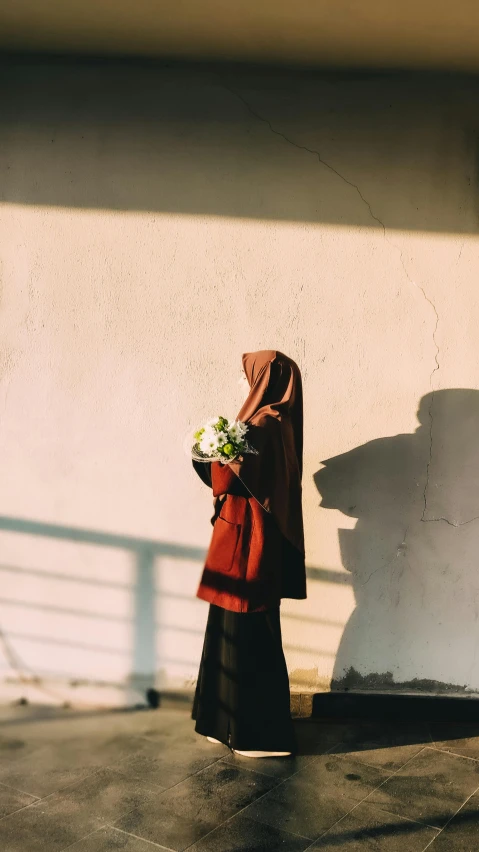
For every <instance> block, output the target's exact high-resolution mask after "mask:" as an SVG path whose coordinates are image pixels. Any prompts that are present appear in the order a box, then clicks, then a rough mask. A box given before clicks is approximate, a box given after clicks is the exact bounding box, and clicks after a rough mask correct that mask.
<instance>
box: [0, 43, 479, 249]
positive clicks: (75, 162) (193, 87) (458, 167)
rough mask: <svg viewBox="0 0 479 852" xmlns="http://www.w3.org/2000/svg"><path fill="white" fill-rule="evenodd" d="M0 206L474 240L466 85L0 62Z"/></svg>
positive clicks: (472, 137)
mask: <svg viewBox="0 0 479 852" xmlns="http://www.w3.org/2000/svg"><path fill="white" fill-rule="evenodd" d="M1 70H2V82H3V87H2V89H3V91H2V94H1V100H0V133H1V137H2V180H1V184H0V199H1V200H2V201H6V202H14V203H22V204H37V205H56V206H66V207H69V208H74V207H77V208H101V209H112V210H140V211H141V210H143V211H161V212H170V213H186V214H202V215H204V214H209V215H215V216H216V215H218V216H235V217H249V218H258V219H262V220H267V219H279V220H290V221H307V222H327V223H337V224H341V225H347V224H353V225H360V226H361V225H362V226H371V227H375V228H382V227H387V228H403V229H409V230H413V229H417V230H431V231H449V232H453V233H468V232H476V231H477V214H478V211H477V174H478V169H477V149H478V146H477V137H478V122H479V119H478V113H477V109H476V103H477V96H478V93H479V82H478V81H477V80H474V79H473V78H461V77H454V76H451V75H449V76H446V77H444V76H442V77H441V76H433V75H429V76H427V75H426V76H424V75H423V76H419V77H418V76H414V75H397V74H396V75H394V74H386V75H384V74H383V75H380V74H375V73H368V74H365V73H362V74H359V73H342V74H341V73H337V74H325V73H324V72H323V73H318V72H316V73H313V72H312V71H309V72H307V71H302V72H292V71H284V70H283V71H280V70H278V69H275V70H272V71H265V70H254V69H250V70H244V69H238V68H231V67H228V66H224V67H221V66H217V67H207V66H198V67H187V66H183V67H182V66H173V65H171V64H170V66H168V65H161V64H160V65H158V64H156V65H155V64H154V63H150V64H148V63H143V64H142V63H135V62H131V61H130V62H127V61H125V62H122V63H121V62H118V61H117V62H115V61H111V62H103V63H101V62H96V63H95V62H93V61H84V62H81V61H78V60H76V61H70V62H68V61H66V60H65V61H53V60H49V61H45V62H43V63H42V62H40V61H38V60H37V61H35V60H30V61H28V60H23V61H22V60H20V59H16V60H15V59H11V58H10V59H5V58H4V59H3V63H2V69H1Z"/></svg>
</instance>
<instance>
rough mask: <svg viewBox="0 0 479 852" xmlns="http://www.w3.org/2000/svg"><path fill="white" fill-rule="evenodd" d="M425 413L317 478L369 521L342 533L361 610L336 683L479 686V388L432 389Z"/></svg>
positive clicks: (332, 505)
mask: <svg viewBox="0 0 479 852" xmlns="http://www.w3.org/2000/svg"><path fill="white" fill-rule="evenodd" d="M418 419H419V424H420V425H419V426H418V428H417V429H416V431H415V432H414V433H413V434H405V435H395V436H393V437H389V438H379V439H377V440H375V441H370V442H369V443H367V444H365V445H363V446H361V447H357V448H355V449H353V450H351V451H350V452H347V453H344V454H343V455H340V456H336V457H335V458H331V459H328V460H326V461H325V462H323V464H324V467H323V468H322V469H321V470H319V471H318V472H317V473H316V474H315V476H314V479H315V483H316V486H317V488H318V491H319V492H320V494H321V497H322V502H321V506H322V507H323V508H326V509H339V510H340V511H341V512H343V513H344V514H345V515H348V516H350V517H353V518H357V519H358V521H357V524H356V526H355V528H354V529H353V530H346V529H340V530H339V544H340V550H341V558H342V562H343V565H344V567H345V568H346V569H347V570H348V571H350V572H351V577H352V583H353V589H354V594H355V598H356V608H355V610H354V612H353V613H352V615H351V617H350V619H349V622H348V624H347V625H346V627H345V630H344V633H343V636H342V639H341V642H340V646H339V650H338V654H337V658H336V662H335V666H334V674H333V681H332V689H336V690H347V689H351V688H352V689H354V688H359V689H361V688H366V689H375V688H376V689H386V690H390V689H407V688H411V689H414V690H424V691H430V692H434V693H438V692H451V691H453V692H461V691H466V690H469V689H470V690H473V691H478V690H479V656H478V655H477V650H478V648H479V642H478V639H477V628H478V622H479V572H478V553H479V443H478V439H477V436H478V423H479V391H477V390H470V389H448V390H440V391H436V392H434V393H431V394H428V395H426V396H424V397H423V398H422V400H421V402H420V406H419V411H418ZM418 673H419V674H418ZM421 673H422V676H421Z"/></svg>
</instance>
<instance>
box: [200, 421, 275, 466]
mask: <svg viewBox="0 0 479 852" xmlns="http://www.w3.org/2000/svg"><path fill="white" fill-rule="evenodd" d="M247 431H248V427H247V425H246V423H242V422H241V421H240V420H234V421H233V422H232V423H230V422H229V421H228V420H227V419H226V417H213V418H212V419H211V420H208V422H207V423H206V424H205V425H204V426H203V427H202V428H201V429H198V431H197V432H195V434H194V441H195V443H194V444H193V447H192V450H191V455H192V457H193V459H194V460H195V461H202V462H210V461H222V462H223V463H226V462H230V461H234V459H236V458H238V456H240V455H242V454H243V453H253V454H254V455H258V451H257V450H255V449H254V447H252V446H251V444H249V443H248V441H247V440H246V438H245V435H246V433H247Z"/></svg>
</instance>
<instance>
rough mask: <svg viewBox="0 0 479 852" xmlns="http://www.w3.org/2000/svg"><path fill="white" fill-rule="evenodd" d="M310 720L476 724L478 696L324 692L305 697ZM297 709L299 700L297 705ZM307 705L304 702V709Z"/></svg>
mask: <svg viewBox="0 0 479 852" xmlns="http://www.w3.org/2000/svg"><path fill="white" fill-rule="evenodd" d="M307 698H308V699H309V700H310V706H311V713H310V714H307V713H300V714H299V715H301V716H307V715H310V716H311V717H312V718H313V719H320V718H323V719H324V718H337V719H348V718H355V719H368V720H370V719H375V720H379V719H380V720H382V721H386V720H391V721H401V722H418V721H427V722H453V721H455V722H477V721H479V696H477V695H469V696H463V695H461V696H450V695H448V696H443V695H413V694H410V693H409V694H403V695H398V694H397V693H396V694H392V695H391V694H387V693H378V692H376V693H360V692H356V693H353V692H348V693H345V692H343V693H341V692H324V693H316V694H315V695H312V696H307ZM299 705H300V709H301V706H302V701H300V702H299ZM307 706H309V702H308V701H305V703H304V708H305V709H306V707H307Z"/></svg>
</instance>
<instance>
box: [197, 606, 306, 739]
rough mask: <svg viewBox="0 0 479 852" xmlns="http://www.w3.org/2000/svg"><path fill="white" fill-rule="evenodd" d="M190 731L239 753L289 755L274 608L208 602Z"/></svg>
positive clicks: (286, 684)
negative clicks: (236, 608) (246, 609)
mask: <svg viewBox="0 0 479 852" xmlns="http://www.w3.org/2000/svg"><path fill="white" fill-rule="evenodd" d="M192 716H193V719H195V720H196V726H195V730H196V731H197V732H198V733H199V734H203V735H204V736H208V737H214V738H215V739H217V740H220V741H221V742H223V743H225V744H226V745H229V746H230V748H233V749H238V750H241V751H290V752H294V751H295V739H294V732H293V724H292V721H291V715H290V699H289V680H288V671H287V668H286V662H285V659H284V653H283V646H282V643H281V625H280V618H279V607H276V608H275V609H271V610H268V611H267V612H251V613H239V612H230V611H229V610H225V609H222V608H221V607H218V606H213V604H211V606H210V610H209V614H208V623H207V626H206V635H205V642H204V646H203V654H202V657H201V664H200V670H199V674H198V684H197V687H196V694H195V700H194V704H193V713H192Z"/></svg>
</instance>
